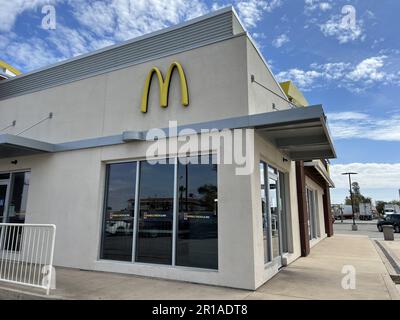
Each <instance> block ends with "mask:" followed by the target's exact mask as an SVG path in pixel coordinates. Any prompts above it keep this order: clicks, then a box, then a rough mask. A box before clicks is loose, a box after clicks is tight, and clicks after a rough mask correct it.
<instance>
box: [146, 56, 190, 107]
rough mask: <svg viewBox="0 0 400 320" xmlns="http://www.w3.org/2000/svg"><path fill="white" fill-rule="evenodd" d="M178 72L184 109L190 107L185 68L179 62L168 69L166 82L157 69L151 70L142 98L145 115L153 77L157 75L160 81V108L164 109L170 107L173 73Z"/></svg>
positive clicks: (173, 63)
mask: <svg viewBox="0 0 400 320" xmlns="http://www.w3.org/2000/svg"><path fill="white" fill-rule="evenodd" d="M175 69H176V70H177V71H178V74H179V79H180V86H181V103H182V105H183V106H184V107H186V106H188V105H189V92H188V87H187V83H186V76H185V72H184V71H183V68H182V66H181V64H180V63H179V62H176V61H175V62H172V63H171V65H170V66H169V68H168V71H167V75H166V77H165V80H164V78H163V75H162V73H161V71H160V69H158V68H157V67H153V68H151V70H150V71H149V73H148V74H147V78H146V82H145V85H144V90H143V96H142V103H141V105H140V110H141V111H142V112H143V113H146V112H147V109H148V102H149V101H148V100H149V94H150V87H151V80H152V79H153V75H154V74H155V75H156V76H157V79H158V89H159V95H160V106H161V107H162V108H166V107H168V98H169V86H170V83H171V78H172V73H173V72H174V70H175Z"/></svg>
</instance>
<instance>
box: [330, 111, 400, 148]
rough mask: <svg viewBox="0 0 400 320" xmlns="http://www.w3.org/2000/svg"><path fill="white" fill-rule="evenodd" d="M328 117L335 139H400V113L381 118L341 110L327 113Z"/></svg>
mask: <svg viewBox="0 0 400 320" xmlns="http://www.w3.org/2000/svg"><path fill="white" fill-rule="evenodd" d="M327 117H328V123H329V128H330V131H331V133H332V136H333V137H334V138H335V139H354V138H362V139H369V140H375V141H400V113H397V114H396V113H391V114H390V116H389V117H386V118H379V117H376V116H371V115H368V114H366V113H358V112H339V113H330V114H327Z"/></svg>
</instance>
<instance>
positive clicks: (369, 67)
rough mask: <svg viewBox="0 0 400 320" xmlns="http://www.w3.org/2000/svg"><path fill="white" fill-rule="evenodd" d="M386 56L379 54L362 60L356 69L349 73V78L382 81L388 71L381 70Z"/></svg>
mask: <svg viewBox="0 0 400 320" xmlns="http://www.w3.org/2000/svg"><path fill="white" fill-rule="evenodd" d="M386 58H387V56H379V57H371V58H368V59H365V60H363V61H361V62H360V63H359V64H358V65H357V66H356V67H355V69H354V70H353V71H352V72H350V73H349V74H348V75H347V78H348V79H350V80H352V81H359V80H365V81H367V82H373V81H381V80H382V79H384V78H385V77H386V73H385V72H384V71H382V70H381V69H382V67H383V66H384V61H385V59H386Z"/></svg>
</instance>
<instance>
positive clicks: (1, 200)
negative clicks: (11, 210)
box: [0, 180, 8, 223]
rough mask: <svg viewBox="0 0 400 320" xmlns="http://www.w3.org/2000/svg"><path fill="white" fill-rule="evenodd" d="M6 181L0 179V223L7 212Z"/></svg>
mask: <svg viewBox="0 0 400 320" xmlns="http://www.w3.org/2000/svg"><path fill="white" fill-rule="evenodd" d="M7 191H8V183H6V182H1V180H0V223H1V222H4V219H5V216H6V213H7V198H8V192H7Z"/></svg>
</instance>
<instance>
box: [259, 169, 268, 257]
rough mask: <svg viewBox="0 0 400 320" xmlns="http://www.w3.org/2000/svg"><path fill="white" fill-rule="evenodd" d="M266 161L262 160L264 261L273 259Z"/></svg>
mask: <svg viewBox="0 0 400 320" xmlns="http://www.w3.org/2000/svg"><path fill="white" fill-rule="evenodd" d="M265 180H266V163H265V162H260V184H261V210H262V226H263V244H264V262H269V261H271V258H270V254H269V252H270V250H269V247H270V240H269V221H268V211H267V191H266V189H265Z"/></svg>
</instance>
